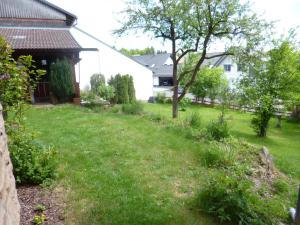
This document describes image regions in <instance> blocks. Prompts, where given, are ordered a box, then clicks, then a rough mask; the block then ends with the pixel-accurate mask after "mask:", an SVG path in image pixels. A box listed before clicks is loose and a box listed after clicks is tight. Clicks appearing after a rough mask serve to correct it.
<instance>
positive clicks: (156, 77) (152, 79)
mask: <svg viewBox="0 0 300 225" xmlns="http://www.w3.org/2000/svg"><path fill="white" fill-rule="evenodd" d="M71 33H72V34H73V36H74V37H75V39H76V41H77V42H78V43H79V44H80V45H81V46H82V47H83V48H85V49H88V48H96V49H98V51H83V52H81V53H80V58H81V61H80V63H79V64H78V65H77V68H76V74H77V79H78V80H79V82H80V89H81V90H85V89H88V88H89V87H90V78H91V76H92V75H93V74H95V73H101V74H103V75H104V76H105V79H106V81H108V80H109V79H110V78H111V76H115V75H116V74H121V75H125V74H129V75H131V76H132V77H133V80H134V87H135V91H136V97H137V99H138V100H143V101H147V100H149V99H150V98H151V97H153V96H156V95H157V94H158V93H165V95H166V96H167V97H171V96H172V94H173V93H172V87H173V79H172V71H173V62H172V60H171V57H170V54H169V53H160V54H154V55H143V56H133V57H127V56H125V55H123V54H122V53H120V52H119V51H117V50H116V49H114V48H112V47H111V46H109V45H107V44H106V43H104V42H102V41H101V40H99V39H97V38H96V37H93V36H91V35H90V34H88V33H85V32H84V31H82V30H80V29H78V28H72V29H71ZM216 54H220V53H208V54H207V56H208V57H211V56H213V55H216ZM204 65H207V66H210V67H222V68H223V69H224V73H225V75H226V77H227V79H228V81H229V84H230V85H231V86H233V82H234V81H235V80H236V79H237V78H239V76H241V73H242V72H241V71H239V68H238V65H237V64H236V63H235V62H234V60H233V58H232V57H231V56H221V57H215V58H212V59H209V60H205V61H204ZM187 97H190V98H193V96H192V95H191V94H189V95H187Z"/></svg>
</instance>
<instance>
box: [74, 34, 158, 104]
mask: <svg viewBox="0 0 300 225" xmlns="http://www.w3.org/2000/svg"><path fill="white" fill-rule="evenodd" d="M71 32H72V34H73V36H74V37H75V39H76V40H77V41H78V43H79V44H80V45H81V46H82V47H83V48H97V49H98V50H99V51H98V52H81V53H80V58H81V61H80V63H79V64H78V65H77V70H76V71H77V74H78V76H79V74H80V88H81V89H86V88H88V87H89V86H90V77H91V76H92V75H93V74H94V73H101V74H103V75H104V76H105V79H106V81H108V80H109V79H110V77H111V76H114V75H116V74H118V73H119V74H122V75H124V74H129V75H131V76H132V77H133V81H134V87H135V91H136V98H137V99H138V100H148V99H149V97H151V96H153V75H152V71H151V70H149V69H147V68H146V67H144V66H142V65H140V64H138V63H137V62H135V61H133V60H131V59H130V58H128V57H126V56H124V55H123V54H121V53H119V52H118V51H115V50H114V49H112V48H110V47H109V46H107V45H105V44H104V43H100V42H98V41H96V40H94V39H92V38H90V37H88V36H87V35H85V34H83V33H81V32H79V31H77V30H74V29H72V30H71ZM78 79H79V77H78Z"/></svg>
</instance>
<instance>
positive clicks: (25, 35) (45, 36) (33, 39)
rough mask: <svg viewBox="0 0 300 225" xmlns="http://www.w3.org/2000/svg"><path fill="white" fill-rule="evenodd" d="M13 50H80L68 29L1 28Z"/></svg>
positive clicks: (0, 34) (1, 34)
mask: <svg viewBox="0 0 300 225" xmlns="http://www.w3.org/2000/svg"><path fill="white" fill-rule="evenodd" d="M0 36H3V37H4V38H5V39H6V40H7V41H8V42H9V43H10V44H11V45H12V48H13V49H80V48H81V47H80V45H79V44H78V43H77V42H76V40H75V39H74V38H73V36H72V35H71V33H70V31H69V30H67V29H18V28H0Z"/></svg>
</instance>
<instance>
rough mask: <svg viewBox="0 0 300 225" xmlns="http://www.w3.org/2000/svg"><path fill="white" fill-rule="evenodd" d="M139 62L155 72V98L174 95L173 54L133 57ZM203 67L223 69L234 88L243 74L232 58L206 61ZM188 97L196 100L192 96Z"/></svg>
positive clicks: (223, 57) (210, 55) (211, 54)
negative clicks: (158, 95)
mask: <svg viewBox="0 0 300 225" xmlns="http://www.w3.org/2000/svg"><path fill="white" fill-rule="evenodd" d="M219 54H220V52H216V53H208V54H207V57H212V56H214V55H219ZM132 58H133V59H134V60H136V61H137V62H139V63H141V64H143V65H144V66H145V67H147V68H149V69H150V70H151V71H152V72H153V96H156V95H157V94H158V93H165V95H166V97H171V96H172V95H173V92H172V88H173V61H172V59H171V54H169V53H161V54H155V55H142V56H133V57H132ZM203 66H209V67H221V68H223V69H224V73H225V76H226V78H227V80H228V82H229V85H230V86H231V87H232V86H233V85H234V81H235V80H237V79H238V78H239V77H240V76H241V74H242V72H241V71H239V68H238V65H237V64H236V63H235V62H234V60H233V57H231V56H220V57H215V58H212V59H207V60H205V61H204V63H203ZM187 97H189V98H194V97H193V96H192V95H191V94H188V95H187Z"/></svg>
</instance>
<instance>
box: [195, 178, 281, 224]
mask: <svg viewBox="0 0 300 225" xmlns="http://www.w3.org/2000/svg"><path fill="white" fill-rule="evenodd" d="M252 186H253V184H252V183H251V181H249V180H246V179H242V178H241V177H239V176H234V175H233V174H230V175H228V174H226V173H220V174H217V175H216V176H211V177H210V179H209V180H208V182H207V183H206V185H205V186H204V188H203V189H202V191H201V192H200V194H199V196H198V198H197V204H198V206H199V207H200V209H201V210H202V211H204V212H206V213H209V214H212V215H214V216H216V217H217V218H218V219H219V220H221V221H222V222H224V221H229V222H231V223H233V224H239V225H248V224H251V225H265V224H278V223H279V222H280V216H282V215H281V214H279V213H278V211H282V209H281V203H280V201H276V200H274V201H271V200H270V201H264V200H263V199H261V198H260V196H259V195H258V194H257V193H256V192H255V191H253V189H252Z"/></svg>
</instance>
